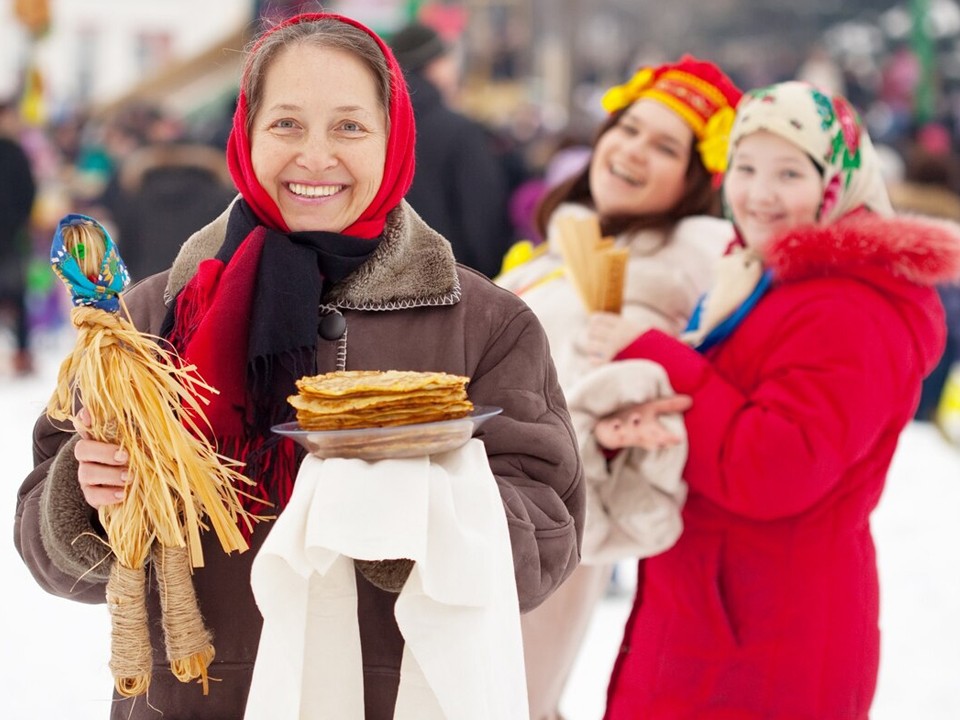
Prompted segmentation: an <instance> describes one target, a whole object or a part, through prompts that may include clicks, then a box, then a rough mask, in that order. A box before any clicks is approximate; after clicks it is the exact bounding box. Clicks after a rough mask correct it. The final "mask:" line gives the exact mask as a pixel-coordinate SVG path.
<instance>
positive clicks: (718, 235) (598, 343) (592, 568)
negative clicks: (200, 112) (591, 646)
mask: <svg viewBox="0 0 960 720" xmlns="http://www.w3.org/2000/svg"><path fill="white" fill-rule="evenodd" d="M739 98H740V91H739V89H737V87H736V86H735V85H734V84H733V83H732V82H731V81H730V79H729V78H728V77H727V76H726V75H724V74H723V72H721V70H720V69H719V68H718V67H716V66H715V65H713V64H712V63H709V62H704V61H702V60H697V59H696V58H693V57H689V56H687V57H684V58H682V59H681V60H680V61H679V62H677V63H669V64H666V65H661V66H659V67H655V68H641V69H639V70H638V71H637V72H636V73H635V74H634V76H633V77H632V78H631V79H630V80H628V81H627V82H626V83H624V84H623V85H619V86H616V87H614V88H611V89H610V90H609V91H608V92H607V94H606V95H605V96H604V101H603V104H604V108H605V109H606V110H607V112H608V113H609V114H608V117H607V119H606V120H605V121H604V122H603V123H602V124H601V126H600V128H599V129H598V132H597V137H596V140H595V142H594V147H593V152H592V154H591V158H590V162H589V163H588V165H587V166H586V167H585V168H583V170H582V171H581V172H580V173H579V174H578V175H576V176H574V177H573V178H571V179H570V180H569V181H567V182H566V183H564V184H561V185H559V186H557V187H556V188H554V189H553V190H552V191H551V192H550V193H549V194H548V195H547V196H546V198H545V199H544V200H543V202H542V203H541V205H540V207H539V208H538V211H537V221H538V224H539V225H540V226H541V231H542V232H543V234H544V236H545V237H546V238H547V248H546V252H544V253H541V254H540V255H539V256H538V257H536V258H535V259H532V260H531V261H530V262H528V263H526V264H523V265H520V266H519V267H516V268H515V269H512V270H510V271H508V272H506V273H504V274H503V275H501V276H500V277H499V278H497V282H498V283H500V284H501V285H503V286H504V287H506V288H508V289H510V290H513V291H514V292H516V293H517V294H519V295H520V296H521V297H523V299H524V300H525V301H526V302H527V304H528V305H530V307H531V308H532V309H533V310H534V312H535V313H536V314H537V317H538V318H539V319H540V321H541V322H542V323H543V326H544V329H545V330H546V331H547V335H548V337H549V339H550V347H551V351H552V353H553V358H554V361H555V362H556V363H557V370H558V372H559V374H560V383H561V385H562V386H563V388H564V390H565V391H566V392H567V398H568V401H569V400H570V399H571V397H572V394H571V391H572V390H573V388H574V386H575V384H576V383H577V382H578V381H579V380H580V379H581V378H582V377H583V376H584V375H585V374H586V373H587V372H588V371H589V370H591V369H593V368H594V367H596V366H597V365H603V364H605V363H607V362H608V361H609V360H610V359H611V358H612V357H613V356H614V355H615V354H616V353H617V352H618V351H619V350H621V349H622V348H623V347H624V346H626V345H627V343H629V341H630V340H631V339H632V338H633V337H635V336H636V334H637V333H639V332H641V331H643V330H645V329H647V328H651V327H655V328H660V329H662V330H665V331H667V332H670V333H679V332H680V331H681V330H683V328H684V326H685V325H686V322H687V319H688V317H689V315H690V313H691V312H692V311H693V308H694V306H695V304H696V301H697V298H698V297H699V296H700V294H701V293H703V292H704V291H705V290H706V288H707V286H708V285H709V282H710V278H711V277H712V273H713V269H714V266H715V263H716V261H717V260H718V259H719V257H720V255H721V254H722V253H723V251H724V248H725V246H726V244H727V242H728V241H729V238H730V235H731V230H730V225H729V224H728V223H727V222H725V221H724V220H721V219H719V218H717V217H711V215H715V214H716V211H717V210H718V209H719V201H718V193H717V190H716V187H715V186H714V184H713V180H714V177H715V174H716V173H718V172H719V171H721V170H722V169H723V167H724V162H725V156H724V150H725V148H726V145H725V142H726V137H727V133H728V132H729V128H730V123H731V121H732V116H733V107H734V106H735V105H736V103H737V101H738V100H739ZM571 219H575V220H576V221H578V222H577V223H574V224H579V225H580V226H583V225H584V224H586V225H587V226H589V225H590V221H592V222H593V224H594V226H599V228H600V231H601V232H602V233H603V234H604V235H606V236H610V237H612V238H613V244H615V245H616V246H617V248H618V249H619V250H620V251H621V252H623V253H625V254H626V255H627V260H626V272H625V274H624V282H623V306H622V309H621V310H620V312H618V313H611V312H588V311H587V309H586V308H585V307H584V306H583V304H582V303H581V301H580V299H579V297H578V294H577V291H576V289H575V287H574V284H573V283H572V282H571V280H570V276H569V274H567V273H566V272H565V270H564V258H563V257H562V252H561V249H560V248H561V245H565V246H569V244H568V243H567V242H566V241H562V236H563V234H564V232H563V230H562V228H563V227H564V226H569V224H570V221H571ZM580 240H581V242H580V246H581V247H585V248H593V247H601V246H603V245H604V243H597V242H594V240H595V238H594V239H591V238H589V237H583V238H580ZM573 244H574V245H575V244H576V238H575V239H574V243H573ZM609 244H610V243H607V245H609ZM584 252H594V251H593V250H592V249H591V250H584ZM581 264H586V263H581ZM611 276H612V273H611ZM651 381H653V382H654V384H655V385H658V386H659V385H660V383H658V382H656V381H654V378H652V377H651ZM633 385H634V386H635V387H640V386H642V385H643V382H642V381H640V380H637V381H636V382H634V383H633ZM599 395H600V396H601V397H600V399H599V402H600V403H601V404H602V403H603V402H604V401H605V400H608V401H609V402H613V401H614V400H615V398H614V395H613V393H600V394H599ZM594 399H597V398H594ZM670 407H672V406H670ZM613 409H614V407H613V406H611V407H609V408H607V410H608V411H612V410H613ZM579 439H580V442H581V452H582V453H583V456H584V466H585V468H587V483H588V507H590V511H589V512H590V515H591V517H592V518H595V520H594V521H592V522H591V523H590V524H589V525H588V526H587V528H586V530H585V535H584V563H583V564H582V565H581V566H580V567H579V568H578V569H577V571H576V572H575V573H574V576H573V577H572V578H571V579H570V580H569V581H568V582H566V583H565V584H564V585H563V587H562V588H561V589H560V591H559V592H557V593H556V594H555V595H554V596H553V597H551V598H550V599H549V600H548V601H547V603H545V604H544V606H543V607H542V608H538V609H537V610H535V611H534V612H532V613H528V614H527V615H525V616H524V617H523V632H524V652H525V654H526V665H527V679H528V683H529V686H530V710H531V716H532V717H533V718H534V720H547V719H552V718H555V717H556V716H557V714H558V713H557V704H558V702H559V700H560V695H561V693H562V692H563V686H564V683H565V682H566V678H567V675H568V674H569V672H570V668H571V666H572V664H573V661H574V659H575V657H576V652H577V649H578V647H579V644H580V641H581V638H582V637H583V636H584V634H585V633H586V630H587V624H588V621H589V620H590V617H591V612H592V610H593V607H594V605H595V603H596V601H597V600H598V599H599V598H600V596H601V595H602V593H603V591H604V588H605V587H606V584H607V580H608V578H609V577H610V572H611V565H610V560H611V559H612V557H613V556H612V555H611V554H610V553H611V552H612V549H611V542H610V538H611V537H616V536H617V534H618V531H617V530H611V529H610V528H611V527H615V526H616V525H617V523H616V522H614V521H612V520H610V519H609V518H606V514H607V511H606V508H605V507H604V505H605V503H604V502H601V501H600V500H599V498H598V496H597V495H596V494H595V493H591V492H590V488H591V487H604V488H611V487H620V485H619V483H620V482H622V483H624V485H623V486H625V487H634V488H643V487H646V485H645V484H644V483H641V482H640V481H639V478H638V476H637V473H636V472H635V469H636V466H637V465H638V463H639V461H637V462H633V463H631V461H630V460H627V461H624V460H621V461H620V462H618V463H616V464H610V465H609V466H608V463H607V462H606V459H605V458H603V457H601V456H600V453H599V451H598V450H597V445H596V443H595V442H594V441H593V438H592V436H591V435H590V434H589V433H587V434H586V435H585V436H582V437H580V438H579ZM626 455H629V453H624V454H623V456H626ZM631 464H632V465H633V466H634V469H633V470H631V468H630V466H631ZM591 470H592V472H591ZM615 492H616V491H614V494H615ZM661 497H662V499H663V500H662V501H663V502H666V503H667V504H672V503H673V502H674V501H675V498H673V497H670V496H669V495H667V494H662V493H661ZM615 499H616V500H617V501H618V502H615V503H614V505H618V504H619V506H621V507H626V506H630V505H631V504H630V503H629V502H625V497H624V496H623V495H620V496H617V497H615ZM594 500H596V501H595V502H594ZM647 500H649V497H648V498H647ZM591 503H592V504H591ZM654 505H656V503H651V502H647V507H648V508H650V507H652V506H654ZM632 507H637V504H636V503H634V504H633V505H632ZM658 508H659V509H657V510H652V511H650V512H649V516H647V517H644V518H641V519H639V520H638V519H637V518H634V520H635V521H637V524H639V525H641V526H642V525H644V524H646V525H647V526H649V525H650V524H651V518H652V517H653V518H656V517H661V516H662V514H663V513H662V512H661V510H662V508H663V506H662V505H660V506H658ZM658 522H659V521H656V520H654V522H653V525H654V526H656V525H657V524H658ZM661 525H662V523H661ZM677 532H679V523H674V524H673V525H672V526H670V527H669V528H668V530H667V531H665V532H661V533H659V535H660V537H659V538H657V540H656V542H651V541H649V539H648V540H647V541H645V542H643V543H634V545H633V546H632V548H631V549H630V550H629V551H626V554H630V555H633V556H637V555H641V556H643V555H645V554H649V553H652V552H656V551H659V550H662V549H663V547H664V543H665V542H667V541H668V540H669V539H673V538H674V537H675V536H676V533H677ZM618 551H619V552H624V549H623V548H622V547H620V548H619V550H618Z"/></svg>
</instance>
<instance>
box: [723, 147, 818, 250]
mask: <svg viewBox="0 0 960 720" xmlns="http://www.w3.org/2000/svg"><path fill="white" fill-rule="evenodd" d="M723 190H724V194H725V195H726V200H727V204H728V205H729V206H730V210H731V211H732V213H733V221H734V224H735V225H736V226H737V228H738V229H739V230H740V235H741V237H742V238H743V241H744V242H745V243H746V244H747V245H748V246H751V247H757V246H759V245H762V244H763V243H765V242H766V241H767V240H769V239H770V238H772V237H774V236H776V235H779V234H782V233H783V232H785V231H787V230H789V229H790V228H792V227H796V226H797V225H809V224H812V223H815V222H817V217H818V215H819V211H820V203H821V201H822V200H823V178H822V177H821V176H820V173H819V171H818V170H817V167H816V165H814V164H813V160H811V159H810V157H809V156H808V155H807V154H806V153H804V152H803V151H802V150H801V149H800V148H799V147H797V146H796V145H794V144H793V143H791V142H790V141H788V140H785V139H784V138H782V137H780V136H779V135H774V134H773V133H769V132H767V131H765V130H760V131H758V132H755V133H752V134H750V135H747V136H746V137H744V138H743V139H742V140H740V142H739V143H738V144H737V147H736V149H735V150H734V152H733V157H732V158H731V162H730V167H729V169H728V170H727V174H726V177H725V179H724V183H723Z"/></svg>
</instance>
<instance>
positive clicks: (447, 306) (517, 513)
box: [15, 203, 584, 720]
mask: <svg viewBox="0 0 960 720" xmlns="http://www.w3.org/2000/svg"><path fill="white" fill-rule="evenodd" d="M226 217H227V213H224V215H222V216H221V217H220V218H218V219H217V220H215V221H214V222H213V223H212V224H211V225H209V226H207V227H206V228H204V229H203V230H201V231H200V232H198V233H197V234H195V235H194V236H193V237H192V238H191V239H190V240H189V241H188V242H187V244H186V245H185V246H184V248H183V250H182V251H181V253H180V255H179V256H178V258H177V261H176V262H175V264H174V266H173V269H172V270H171V271H170V272H168V273H163V274H161V275H157V276H153V277H151V278H148V279H147V280H145V281H144V282H142V283H140V284H138V285H137V286H135V287H134V288H133V289H131V290H130V292H129V293H128V294H127V296H126V300H127V303H128V305H129V307H130V310H131V313H132V316H133V319H134V321H135V322H136V324H137V326H138V327H139V328H140V329H141V330H144V331H148V332H154V333H156V332H158V331H159V328H160V324H161V322H162V320H163V318H164V316H165V314H166V311H167V308H166V306H165V302H169V301H170V297H172V296H173V295H174V294H175V293H176V292H177V291H178V290H179V289H180V288H181V287H182V286H183V285H184V283H185V282H186V281H187V280H188V279H189V278H190V277H191V276H192V274H193V272H194V271H195V268H196V265H197V263H198V262H199V261H200V260H201V259H203V258H206V257H211V256H212V255H213V254H214V253H215V252H216V250H217V248H218V247H219V245H220V243H221V242H222V240H223V234H224V231H225V227H226ZM165 298H166V300H165ZM325 300H326V301H327V302H329V303H330V304H335V305H336V306H337V307H338V309H339V310H340V311H341V312H342V313H343V315H344V317H345V318H346V322H347V333H346V334H345V335H344V337H343V338H341V340H340V341H334V342H328V341H324V340H319V345H318V349H317V355H318V357H317V361H318V371H319V372H326V371H330V370H334V369H337V368H338V367H340V368H344V367H345V368H346V369H350V370H358V369H391V368H396V369H407V370H424V371H426V370H440V371H446V372H451V373H457V374H462V375H467V376H470V377H471V378H472V381H471V383H470V385H469V394H470V398H471V400H472V401H473V402H474V403H475V404H477V405H496V406H500V407H502V408H503V409H504V412H503V414H502V415H500V416H499V417H497V418H494V419H493V420H490V421H489V422H488V423H487V424H486V425H485V426H484V428H483V432H482V433H481V438H482V439H483V441H484V443H485V444H486V447H487V452H488V457H489V460H490V465H491V468H492V470H493V473H494V475H495V476H496V478H497V482H498V483H499V486H500V492H501V495H502V497H503V504H504V511H505V512H506V514H507V520H508V526H509V529H510V540H511V543H512V546H513V558H514V568H515V573H516V581H517V589H518V593H519V599H520V606H521V609H522V610H528V609H530V608H533V607H535V606H537V605H538V604H539V603H541V602H542V601H543V600H544V599H545V598H546V597H547V596H548V595H549V594H550V593H551V592H552V591H553V590H554V589H555V588H556V587H557V586H558V585H559V584H560V583H561V581H563V579H564V578H566V577H567V576H568V575H569V574H570V572H571V571H572V570H573V568H574V567H575V565H576V564H577V562H578V559H579V546H580V539H581V536H582V522H583V513H584V492H583V487H582V483H581V479H582V470H581V465H580V460H579V456H578V454H577V449H576V442H575V440H574V437H573V431H572V429H571V426H570V420H569V416H568V414H567V410H566V406H565V403H564V399H563V395H562V393H561V391H560V388H559V386H558V384H557V379H556V373H555V371H554V368H553V365H552V362H551V360H550V356H549V351H548V347H547V341H546V338H545V336H544V333H543V330H542V329H541V327H540V325H539V323H538V321H537V319H536V317H535V316H534V315H533V313H532V312H531V311H530V310H529V309H528V308H527V307H526V306H525V305H524V304H523V303H522V302H521V301H520V300H518V299H517V298H516V297H515V296H514V295H513V294H512V293H509V292H507V291H505V290H502V289H500V288H498V287H496V286H495V285H493V284H492V283H491V282H489V281H488V280H487V279H486V278H484V277H482V276H481V275H480V274H478V273H475V272H473V271H471V270H468V269H466V268H464V267H461V266H457V265H456V264H455V263H454V260H453V256H452V253H451V251H450V247H449V245H448V243H446V242H445V241H444V240H443V239H442V238H441V237H440V236H439V235H437V234H436V233H435V232H433V231H432V230H430V228H428V227H427V226H426V225H425V224H424V223H423V221H422V220H420V218H419V217H417V216H416V214H415V213H414V212H413V211H412V210H411V209H410V208H409V206H407V205H406V204H405V203H404V204H402V205H401V206H400V207H398V208H397V209H395V210H394V211H393V212H392V213H391V214H390V216H389V218H388V224H387V230H386V234H385V239H384V240H383V242H382V243H381V245H380V247H378V248H377V250H376V251H375V253H374V255H373V256H371V258H370V260H368V262H367V263H366V264H365V265H364V266H363V267H361V268H360V269H358V270H357V271H356V272H355V273H354V274H353V275H351V276H350V277H348V278H347V279H346V280H345V281H343V282H342V283H341V284H340V285H339V286H337V287H335V288H334V290H333V291H332V292H331V293H330V294H329V295H328V296H327V298H326V299H325ZM338 356H339V358H340V360H339V363H338ZM73 437H74V436H73V435H71V434H68V433H63V432H58V431H57V430H55V429H54V428H53V427H51V425H50V423H49V422H48V421H47V420H46V419H45V418H44V417H41V418H40V419H39V420H38V422H37V425H36V428H35V431H34V461H35V468H34V470H33V472H32V473H31V474H30V475H29V476H28V477H27V479H26V480H25V482H24V483H23V485H22V487H21V488H20V493H19V496H18V503H17V516H16V526H15V541H16V545H17V549H18V550H19V552H20V554H21V555H22V557H23V559H24V561H25V563H26V564H27V566H28V567H29V568H30V570H31V572H32V573H33V575H34V577H35V578H36V579H37V582H38V583H39V584H40V585H41V586H42V587H43V588H44V589H45V590H47V591H48V592H50V593H53V594H55V595H60V596H63V597H67V598H70V599H74V600H79V601H81V602H88V603H99V602H104V582H105V577H106V574H107V568H106V567H105V566H106V563H103V564H102V565H100V566H98V567H94V566H95V565H96V563H97V561H98V559H99V558H101V557H102V556H103V546H102V543H101V542H100V541H99V540H97V539H96V538H91V537H89V536H81V533H83V532H84V531H85V530H86V531H89V530H90V527H91V525H90V523H91V519H92V517H93V516H94V513H93V511H92V510H91V509H90V508H89V507H88V506H87V505H86V504H85V503H84V500H83V497H82V495H81V494H80V491H79V485H78V483H77V479H76V475H77V463H76V461H75V459H74V457H73V452H72V447H73V442H71V440H72V438H73ZM357 521H358V522H362V521H363V518H357ZM269 529H270V525H269V523H264V524H261V525H260V526H259V527H258V528H257V530H256V531H255V532H254V534H253V538H252V550H251V551H250V552H246V553H243V554H240V555H237V554H234V555H232V556H226V555H224V553H223V552H222V551H221V550H220V548H219V545H218V544H217V540H216V538H215V537H213V536H212V535H211V534H209V533H208V534H207V535H206V536H205V539H204V557H205V558H206V566H205V567H203V568H198V569H197V570H196V572H195V575H194V584H195V586H196V589H197V594H198V596H199V601H200V606H201V610H202V612H203V615H204V617H205V619H206V621H207V623H208V625H209V626H210V628H211V629H212V630H213V632H214V635H215V639H214V642H215V645H216V651H217V656H216V659H215V661H214V664H213V665H212V666H211V668H210V676H211V677H212V678H216V679H217V682H212V683H211V684H210V695H209V696H208V697H203V696H202V694H201V690H200V688H199V686H197V685H194V684H190V685H183V684H181V683H179V682H178V681H177V680H176V679H175V678H174V677H173V676H172V674H171V673H170V671H169V669H168V668H167V665H166V661H165V659H164V657H163V649H162V648H163V645H162V642H161V639H160V630H159V626H158V623H157V620H158V617H159V611H158V602H157V595H156V587H155V584H154V583H153V582H151V591H150V596H149V599H148V606H149V611H150V615H151V619H152V632H153V647H154V652H155V668H154V674H153V679H152V683H151V686H150V693H149V703H147V702H145V699H144V698H139V699H138V700H137V702H136V703H135V705H133V706H131V703H130V702H129V701H126V702H117V703H115V704H114V705H113V715H112V717H113V718H115V719H119V718H130V719H131V720H138V719H141V718H159V717H161V715H160V712H157V711H158V710H159V711H162V713H163V718H164V720H181V719H187V718H189V720H205V719H211V720H212V719H214V718H221V719H228V718H229V719H231V720H235V719H239V718H241V717H242V716H243V708H244V704H245V701H246V697H247V692H248V690H249V685H250V678H251V672H252V668H253V662H254V659H255V657H256V652H257V645H258V641H259V636H260V628H261V624H262V619H261V616H260V614H259V612H258V610H257V607H256V605H255V603H254V599H253V595H252V592H251V589H250V565H251V563H252V561H253V558H254V556H255V555H256V552H257V549H259V547H260V546H261V545H262V543H263V540H264V538H265V536H266V535H267V532H268V531H269ZM75 539H78V542H77V543H73V541H74V540H75ZM91 568H93V570H91ZM84 573H87V574H86V575H84ZM81 575H84V577H83V579H80V580H78V578H79V577H80V576H81ZM357 592H358V613H359V619H360V630H361V644H362V649H363V663H364V672H365V678H366V691H365V692H366V695H365V702H366V716H367V718H373V719H377V720H379V719H381V718H383V719H386V718H390V717H392V715H393V704H394V702H395V698H396V691H397V686H398V682H399V668H400V658H401V651H402V638H401V636H400V635H399V631H398V629H397V625H396V622H395V620H394V617H393V605H394V602H395V600H396V597H397V596H396V595H394V594H392V593H388V592H384V591H382V590H380V589H378V588H376V587H374V586H373V585H371V584H370V583H368V582H367V581H366V580H365V579H364V578H363V577H362V576H360V575H358V579H357ZM105 612H106V611H105ZM478 671H482V669H478ZM154 708H156V710H154Z"/></svg>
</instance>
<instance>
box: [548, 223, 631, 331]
mask: <svg viewBox="0 0 960 720" xmlns="http://www.w3.org/2000/svg"><path fill="white" fill-rule="evenodd" d="M556 222H557V230H558V232H559V237H558V240H559V242H558V244H559V246H560V254H561V255H562V256H563V261H564V264H565V265H566V266H567V272H568V273H569V274H570V279H571V281H572V282H573V286H574V287H575V288H576V289H577V293H578V294H579V295H580V299H581V300H582V301H583V304H584V306H585V307H586V308H587V310H588V311H590V312H611V313H619V312H620V310H621V308H622V306H623V284H624V279H625V276H626V269H627V260H628V258H629V254H630V253H629V251H628V250H627V249H626V248H622V247H617V246H616V244H615V243H614V241H613V239H612V238H605V237H602V236H601V234H600V224H599V223H598V222H597V219H596V218H595V217H584V218H580V217H570V216H565V217H559V218H557V221H556Z"/></svg>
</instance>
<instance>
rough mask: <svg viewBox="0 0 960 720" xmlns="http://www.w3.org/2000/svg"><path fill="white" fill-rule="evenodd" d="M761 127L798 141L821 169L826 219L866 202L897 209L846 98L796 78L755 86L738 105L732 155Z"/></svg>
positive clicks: (886, 211)
mask: <svg viewBox="0 0 960 720" xmlns="http://www.w3.org/2000/svg"><path fill="white" fill-rule="evenodd" d="M758 130H766V131H767V132H771V133H773V134H775V135H778V136H780V137H782V138H783V139H785V140H787V141H789V142H791V143H793V144H794V145H796V146H797V147H799V148H800V149H801V150H803V151H804V152H805V153H806V154H807V155H809V156H810V158H811V159H812V160H813V162H814V163H816V165H817V167H818V168H820V170H821V172H822V173H823V181H824V193H823V201H822V203H821V205H820V214H819V217H818V220H819V222H820V223H821V224H823V225H829V224H831V223H833V222H835V221H836V220H838V219H839V218H841V217H843V216H844V215H846V214H847V213H849V212H851V211H853V210H856V209H858V208H862V207H866V208H869V209H870V210H872V211H873V212H875V213H878V214H880V215H887V216H889V215H892V214H893V208H892V207H891V205H890V198H889V197H888V195H887V190H886V187H885V185H884V182H883V176H882V175H881V172H880V158H879V157H878V156H877V153H876V150H874V148H873V143H871V142H870V137H869V135H867V131H866V130H865V129H864V127H863V125H862V124H861V122H860V119H859V117H858V116H857V113H856V111H855V110H854V109H853V108H852V107H851V106H850V103H849V102H847V100H846V99H844V98H842V97H840V96H839V95H835V96H833V97H830V96H828V95H826V94H824V93H823V92H821V91H820V90H817V89H816V88H815V87H813V86H812V85H808V84H807V83H803V82H796V81H790V82H784V83H778V84H776V85H771V86H769V87H765V88H760V89H758V90H752V91H750V92H748V93H746V94H745V95H744V96H743V99H742V100H741V101H740V104H739V105H738V106H737V119H736V121H735V123H734V126H733V130H732V131H731V133H730V153H731V157H732V154H733V152H734V151H735V150H736V147H737V143H738V142H739V141H740V140H741V139H743V138H744V137H745V136H747V135H750V134H751V133H754V132H757V131H758Z"/></svg>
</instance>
